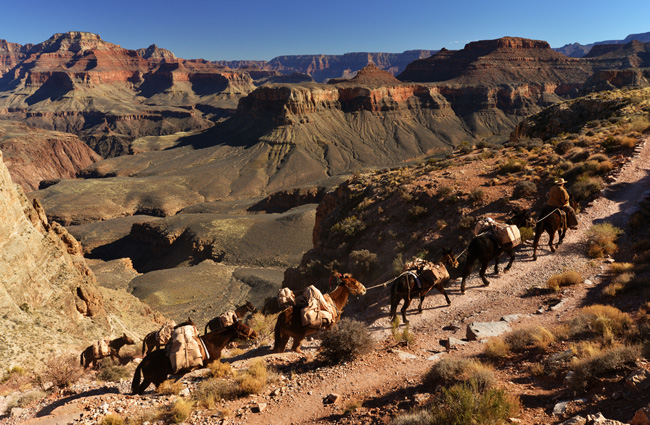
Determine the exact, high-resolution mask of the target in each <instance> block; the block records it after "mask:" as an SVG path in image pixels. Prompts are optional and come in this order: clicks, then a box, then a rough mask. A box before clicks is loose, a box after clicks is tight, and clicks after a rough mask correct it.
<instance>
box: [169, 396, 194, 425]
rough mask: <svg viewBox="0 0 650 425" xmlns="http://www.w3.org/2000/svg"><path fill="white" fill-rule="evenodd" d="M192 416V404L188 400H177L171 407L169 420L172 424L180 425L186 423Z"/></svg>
mask: <svg viewBox="0 0 650 425" xmlns="http://www.w3.org/2000/svg"><path fill="white" fill-rule="evenodd" d="M191 414H192V403H190V402H189V401H187V400H183V399H179V400H176V401H175V402H174V403H173V404H172V405H171V406H170V407H169V420H170V421H171V422H172V423H175V424H180V423H182V422H185V421H186V420H187V418H189V417H190V415H191Z"/></svg>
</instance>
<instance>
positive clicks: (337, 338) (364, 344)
mask: <svg viewBox="0 0 650 425" xmlns="http://www.w3.org/2000/svg"><path fill="white" fill-rule="evenodd" d="M373 345H374V340H373V339H372V336H371V335H370V332H369V331H368V327H367V326H366V325H365V324H364V323H361V322H359V321H356V320H352V319H348V318H343V319H341V321H340V322H339V323H338V325H337V326H336V327H335V328H331V329H330V330H328V331H327V332H325V334H324V335H323V338H322V341H321V353H320V354H321V356H322V357H323V358H324V359H325V360H327V361H329V362H330V363H340V362H343V361H347V360H353V359H355V358H356V357H357V356H359V355H361V354H365V353H367V352H369V351H370V350H371V349H372V347H373Z"/></svg>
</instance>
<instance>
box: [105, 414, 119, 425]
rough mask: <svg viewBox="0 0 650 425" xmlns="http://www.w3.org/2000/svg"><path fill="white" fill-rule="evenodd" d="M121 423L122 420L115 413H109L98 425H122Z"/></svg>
mask: <svg viewBox="0 0 650 425" xmlns="http://www.w3.org/2000/svg"><path fill="white" fill-rule="evenodd" d="M123 423H124V419H122V417H121V416H120V415H118V414H116V413H109V414H108V415H106V416H104V417H103V418H102V420H101V421H100V422H99V424H100V425H122V424H123Z"/></svg>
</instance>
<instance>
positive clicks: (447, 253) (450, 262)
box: [442, 248, 458, 269]
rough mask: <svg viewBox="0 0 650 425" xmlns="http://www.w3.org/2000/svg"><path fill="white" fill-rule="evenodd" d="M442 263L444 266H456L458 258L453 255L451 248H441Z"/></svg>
mask: <svg viewBox="0 0 650 425" xmlns="http://www.w3.org/2000/svg"><path fill="white" fill-rule="evenodd" d="M442 264H444V265H445V266H448V267H451V268H453V269H455V268H457V267H458V260H457V259H456V257H454V254H453V252H451V249H447V248H443V249H442Z"/></svg>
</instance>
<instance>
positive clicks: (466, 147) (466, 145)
mask: <svg viewBox="0 0 650 425" xmlns="http://www.w3.org/2000/svg"><path fill="white" fill-rule="evenodd" d="M458 150H459V151H460V152H461V153H464V154H468V153H470V152H471V151H473V150H474V145H473V144H472V143H471V142H468V141H467V140H463V141H462V142H460V143H459V144H458Z"/></svg>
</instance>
